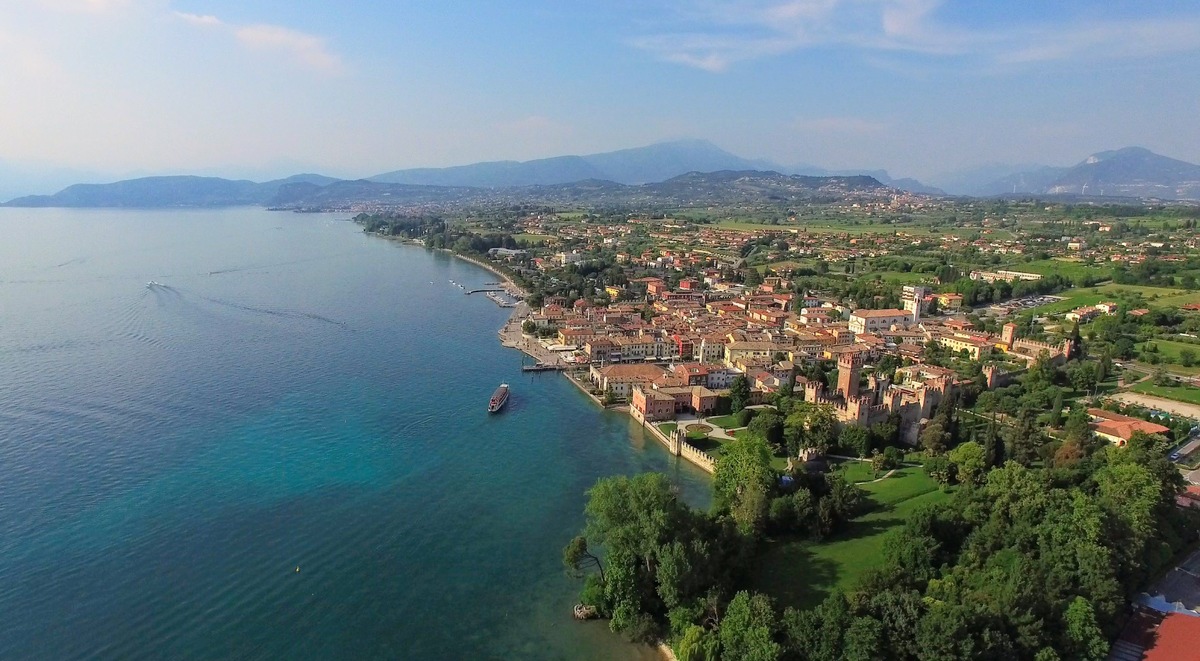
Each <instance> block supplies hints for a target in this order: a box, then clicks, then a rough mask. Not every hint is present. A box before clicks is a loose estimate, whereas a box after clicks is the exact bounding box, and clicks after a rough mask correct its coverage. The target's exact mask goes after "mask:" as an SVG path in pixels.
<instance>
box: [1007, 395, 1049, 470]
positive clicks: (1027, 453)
mask: <svg viewBox="0 0 1200 661" xmlns="http://www.w3.org/2000/svg"><path fill="white" fill-rule="evenodd" d="M1017 417H1018V422H1017V426H1015V427H1011V428H1009V430H1008V437H1007V438H1006V439H1005V444H1004V450H1005V454H1006V455H1007V456H1008V458H1009V459H1011V460H1013V461H1015V462H1017V463H1019V464H1021V465H1022V466H1030V465H1032V464H1033V462H1035V461H1037V459H1038V449H1040V448H1041V447H1042V433H1041V431H1039V430H1038V427H1037V422H1036V420H1035V417H1034V414H1033V412H1032V411H1030V410H1029V409H1022V410H1021V412H1020V413H1018V414H1017Z"/></svg>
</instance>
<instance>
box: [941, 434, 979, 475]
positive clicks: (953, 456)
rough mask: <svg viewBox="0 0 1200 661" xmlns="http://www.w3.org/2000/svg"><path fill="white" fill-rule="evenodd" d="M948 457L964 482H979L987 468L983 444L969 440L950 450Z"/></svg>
mask: <svg viewBox="0 0 1200 661" xmlns="http://www.w3.org/2000/svg"><path fill="white" fill-rule="evenodd" d="M946 457H947V458H948V459H949V460H950V462H951V463H953V464H954V467H955V470H956V471H957V473H958V480H959V482H962V483H963V484H978V483H979V482H980V481H981V480H982V478H983V473H984V471H986V470H987V461H986V459H987V456H986V453H985V452H984V450H983V446H982V445H980V444H978V443H976V442H975V441H967V442H966V443H963V444H961V445H959V446H958V447H956V448H954V449H953V450H951V451H950V453H949V454H947V455H946Z"/></svg>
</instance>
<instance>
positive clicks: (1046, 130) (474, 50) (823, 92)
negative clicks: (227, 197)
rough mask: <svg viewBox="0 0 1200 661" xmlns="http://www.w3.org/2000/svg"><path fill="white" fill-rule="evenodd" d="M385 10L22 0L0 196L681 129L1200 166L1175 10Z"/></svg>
mask: <svg viewBox="0 0 1200 661" xmlns="http://www.w3.org/2000/svg"><path fill="white" fill-rule="evenodd" d="M383 4H384V3H377V2H366V1H364V0H346V1H342V2H328V1H325V2H315V1H293V2H285V1H284V0H259V1H255V2H233V1H231V0H9V2H5V3H4V4H3V6H0V84H2V85H3V87H4V89H5V97H6V101H5V103H4V104H0V125H3V126H4V130H3V131H0V179H3V180H7V181H3V182H0V183H2V184H3V187H5V188H12V187H19V188H21V190H13V191H8V192H12V193H14V194H15V193H18V192H19V193H29V192H52V191H51V190H49V189H53V188H56V187H60V186H61V185H65V184H67V183H72V182H74V181H81V180H88V179H91V180H96V181H101V180H112V179H115V178H122V177H128V176H140V175H147V174H181V173H190V174H213V175H221V176H229V177H248V178H254V179H259V180H262V179H268V178H272V177H278V176H285V175H288V174H293V173H296V172H301V171H315V172H321V173H324V174H329V175H332V176H341V177H363V176H369V175H373V174H377V173H380V172H384V171H388V170H394V169H398V168H407V167H425V166H448V165H458V164H465V163H472V162H477V161H485V160H528V159H533V158H541V157H547V156H557V155H562V154H585V153H594V152H603V151H610V150H614V149H621V148H626V147H634V146H640V145H645V144H649V143H654V142H659V141H663V140H670V139H676V138H683V137H689V138H702V139H707V140H711V141H712V142H714V143H715V144H717V145H719V146H720V147H722V148H724V149H727V150H729V151H731V152H734V153H736V154H738V155H740V156H744V157H747V158H765V159H769V160H771V161H774V162H777V163H781V164H788V165H791V164H797V163H809V164H815V165H819V166H823V167H827V168H835V169H839V168H841V169H849V168H886V169H888V170H889V171H890V172H891V173H892V175H893V176H898V177H900V176H910V177H917V178H921V179H923V180H927V181H931V182H933V183H936V182H937V181H938V179H939V177H942V176H943V175H946V174H947V173H952V172H955V171H959V170H963V169H966V168H971V167H976V166H980V165H983V164H988V163H1010V164H1018V163H1043V164H1055V165H1064V164H1071V163H1074V162H1077V161H1078V160H1081V159H1082V158H1084V157H1085V156H1086V155H1087V154H1090V153H1093V152H1096V151H1101V150H1106V149H1115V148H1119V147H1124V146H1128V145H1139V146H1143V147H1147V148H1149V149H1152V150H1154V151H1156V152H1159V153H1162V154H1164V155H1167V156H1172V157H1175V158H1180V159H1183V160H1188V161H1191V162H1198V161H1200V123H1197V122H1196V121H1195V118H1196V117H1197V116H1200V77H1197V76H1196V72H1197V71H1200V6H1197V5H1196V4H1195V3H1194V2H1190V1H1185V0H1160V1H1152V2H1147V1H1145V0H1142V1H1137V0H1108V1H1106V2H1104V3H1102V6H1097V5H1098V4H1100V3H1094V2H1085V1H1083V0H1063V1H1062V2H1056V3H1045V2H1033V1H1030V0H1014V1H1012V2H1006V3H996V2H994V1H988V0H965V1H962V2H954V1H950V0H791V1H788V0H734V1H732V2H715V1H709V0H651V1H643V2H633V1H631V0H605V1H600V0H579V1H578V2H570V3H562V2H548V1H544V0H536V1H534V0H531V1H527V2H513V3H498V4H484V3H472V2H464V1H462V0H445V1H443V2H438V3H418V2H398V3H387V6H382V5H383ZM435 5H436V6H435ZM39 189H41V190H39Z"/></svg>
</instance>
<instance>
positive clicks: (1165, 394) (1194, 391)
mask: <svg viewBox="0 0 1200 661" xmlns="http://www.w3.org/2000/svg"><path fill="white" fill-rule="evenodd" d="M1132 390H1133V391H1134V392H1140V393H1142V394H1143V395H1154V396H1155V397H1162V398H1164V399H1171V400H1174V401H1177V402H1186V403H1188V404H1200V388H1197V387H1195V386H1188V385H1179V386H1156V385H1154V383H1153V382H1151V381H1143V382H1142V383H1139V384H1137V385H1135V386H1134V387H1133V388H1132Z"/></svg>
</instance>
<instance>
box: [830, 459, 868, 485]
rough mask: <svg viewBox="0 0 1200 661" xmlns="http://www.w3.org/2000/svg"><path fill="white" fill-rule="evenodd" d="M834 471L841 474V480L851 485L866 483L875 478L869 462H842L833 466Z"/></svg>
mask: <svg viewBox="0 0 1200 661" xmlns="http://www.w3.org/2000/svg"><path fill="white" fill-rule="evenodd" d="M835 470H837V471H838V472H839V473H841V474H842V479H844V480H846V481H847V482H851V483H855V482H867V481H869V480H874V479H875V477H876V476H875V471H873V470H871V462H869V461H843V462H840V463H838V464H835Z"/></svg>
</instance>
